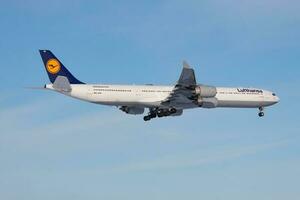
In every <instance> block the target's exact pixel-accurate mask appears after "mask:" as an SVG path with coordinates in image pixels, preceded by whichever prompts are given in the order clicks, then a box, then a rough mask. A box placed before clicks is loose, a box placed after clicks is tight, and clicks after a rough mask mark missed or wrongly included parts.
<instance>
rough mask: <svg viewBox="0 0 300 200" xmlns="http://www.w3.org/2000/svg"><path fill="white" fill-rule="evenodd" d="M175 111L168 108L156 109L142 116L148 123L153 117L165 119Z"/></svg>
mask: <svg viewBox="0 0 300 200" xmlns="http://www.w3.org/2000/svg"><path fill="white" fill-rule="evenodd" d="M176 112H177V110H176V109H175V108H169V109H163V108H156V109H150V112H149V114H148V115H146V116H144V121H149V120H150V119H152V118H155V117H167V116H169V115H172V114H174V113H176Z"/></svg>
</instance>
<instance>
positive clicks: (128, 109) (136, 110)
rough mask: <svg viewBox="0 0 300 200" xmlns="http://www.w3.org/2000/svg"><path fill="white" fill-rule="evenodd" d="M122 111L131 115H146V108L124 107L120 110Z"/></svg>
mask: <svg viewBox="0 0 300 200" xmlns="http://www.w3.org/2000/svg"><path fill="white" fill-rule="evenodd" d="M120 110H122V111H123V112H126V113H127V114H131V115H141V114H143V113H144V111H145V108H141V107H128V106H122V107H121V108H120Z"/></svg>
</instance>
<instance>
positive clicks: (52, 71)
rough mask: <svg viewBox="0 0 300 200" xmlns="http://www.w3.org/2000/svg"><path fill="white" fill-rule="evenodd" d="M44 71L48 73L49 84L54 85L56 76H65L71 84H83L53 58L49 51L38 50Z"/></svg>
mask: <svg viewBox="0 0 300 200" xmlns="http://www.w3.org/2000/svg"><path fill="white" fill-rule="evenodd" d="M40 54H41V57H42V59H43V62H44V65H45V68H46V71H47V73H48V76H49V79H50V81H51V83H54V81H55V79H56V78H57V77H58V76H65V77H67V78H68V80H69V82H70V83H71V84H84V83H83V82H81V81H79V80H78V79H76V78H75V77H74V76H73V75H72V74H71V73H70V72H69V70H67V68H66V67H65V66H64V65H63V64H62V63H61V62H60V61H59V60H58V59H57V58H56V57H55V55H54V54H53V53H52V52H51V51H49V50H40Z"/></svg>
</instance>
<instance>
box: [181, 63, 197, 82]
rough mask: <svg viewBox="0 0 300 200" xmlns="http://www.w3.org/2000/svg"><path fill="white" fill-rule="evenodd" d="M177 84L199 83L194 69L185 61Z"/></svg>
mask: <svg viewBox="0 0 300 200" xmlns="http://www.w3.org/2000/svg"><path fill="white" fill-rule="evenodd" d="M177 84H179V85H182V86H195V85H196V84H197V82H196V78H195V72H194V69H193V68H191V67H190V65H189V64H188V63H187V62H186V61H183V68H182V72H181V75H180V78H179V80H178V82H177Z"/></svg>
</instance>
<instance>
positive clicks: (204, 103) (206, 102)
mask: <svg viewBox="0 0 300 200" xmlns="http://www.w3.org/2000/svg"><path fill="white" fill-rule="evenodd" d="M198 105H199V106H201V107H202V108H215V107H217V106H218V99H217V98H215V97H212V98H201V97H199V98H198Z"/></svg>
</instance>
